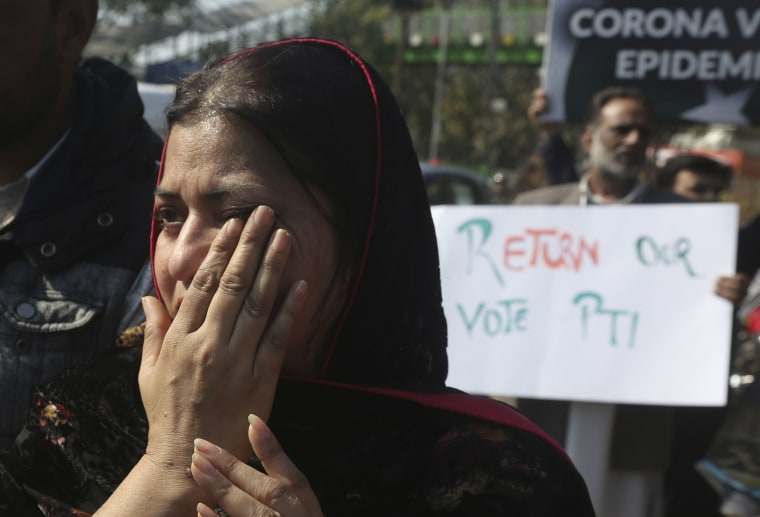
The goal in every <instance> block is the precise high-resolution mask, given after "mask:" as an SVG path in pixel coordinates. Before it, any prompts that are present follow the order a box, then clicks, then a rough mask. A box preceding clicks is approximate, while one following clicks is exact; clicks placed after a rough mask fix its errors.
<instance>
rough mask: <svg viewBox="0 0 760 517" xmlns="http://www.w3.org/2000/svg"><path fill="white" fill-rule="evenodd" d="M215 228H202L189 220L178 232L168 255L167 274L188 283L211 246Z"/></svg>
mask: <svg viewBox="0 0 760 517" xmlns="http://www.w3.org/2000/svg"><path fill="white" fill-rule="evenodd" d="M215 233H216V229H215V228H202V227H200V225H198V224H196V223H195V222H192V221H190V220H188V221H186V222H185V224H184V225H183V227H182V229H181V230H180V232H179V235H178V237H177V240H176V241H175V243H174V248H173V249H172V253H171V255H170V256H169V264H168V269H169V274H170V275H171V276H172V278H174V280H176V281H177V282H183V283H187V284H189V283H190V282H191V281H192V280H193V277H194V276H195V273H196V272H197V271H198V268H199V267H200V266H201V263H202V262H203V259H205V258H206V255H207V254H208V250H209V248H210V247H211V241H212V240H213V239H214V234H215Z"/></svg>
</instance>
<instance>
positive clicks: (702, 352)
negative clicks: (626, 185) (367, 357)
mask: <svg viewBox="0 0 760 517" xmlns="http://www.w3.org/2000/svg"><path fill="white" fill-rule="evenodd" d="M432 211H433V218H434V221H435V225H436V233H437V236H438V246H439V253H440V259H441V278H442V288H443V301H444V310H445V313H446V318H447V321H448V331H449V378H448V383H449V384H450V385H452V386H455V387H458V388H461V389H464V390H467V391H471V392H475V393H482V394H488V395H503V396H519V397H535V398H548V399H562V400H576V401H595V402H609V403H635V404H663V405H721V404H724V403H725V401H726V393H727V388H728V369H729V367H728V364H729V348H730V341H731V324H732V311H733V309H732V306H731V304H730V302H728V301H727V300H724V299H722V298H719V297H718V296H717V295H715V294H713V287H714V283H715V281H716V279H717V277H718V276H720V275H728V274H733V272H734V263H735V256H736V237H737V230H736V229H737V217H738V207H737V206H736V205H735V204H730V203H710V204H696V203H695V204H688V205H629V206H622V207H621V206H617V207H605V206H590V207H581V206H567V207H565V206H519V207H518V206H493V205H490V206H489V205H479V206H434V207H432Z"/></svg>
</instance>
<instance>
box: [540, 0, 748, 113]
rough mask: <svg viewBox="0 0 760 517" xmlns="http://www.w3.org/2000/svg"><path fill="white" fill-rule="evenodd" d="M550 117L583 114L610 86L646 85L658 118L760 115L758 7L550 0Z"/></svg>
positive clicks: (739, 1) (688, 0)
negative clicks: (598, 95) (599, 94)
mask: <svg viewBox="0 0 760 517" xmlns="http://www.w3.org/2000/svg"><path fill="white" fill-rule="evenodd" d="M548 25H549V29H548V32H549V34H550V37H549V45H548V47H547V50H546V52H545V54H544V68H545V69H546V77H545V79H546V81H545V85H544V87H545V89H546V90H547V92H548V94H549V96H550V99H552V105H551V112H550V113H549V114H547V119H548V120H571V121H578V120H585V117H586V114H587V110H588V105H589V101H590V100H591V97H592V95H593V94H594V93H595V92H596V91H598V90H600V89H602V88H604V87H607V86H610V85H614V84H634V85H637V86H639V87H641V88H642V89H643V90H644V91H646V92H648V93H649V95H650V97H651V98H652V103H653V107H654V111H655V113H656V114H657V117H658V119H660V120H670V121H694V122H721V123H728V124H740V125H741V124H752V123H758V122H760V115H758V113H760V111H759V110H758V108H759V107H760V90H758V87H757V84H758V80H760V7H758V6H757V5H754V4H753V3H752V2H747V1H746V0H721V1H717V0H669V1H668V2H662V1H660V0H553V1H552V3H551V5H550V13H549V17H548Z"/></svg>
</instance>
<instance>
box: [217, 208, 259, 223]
mask: <svg viewBox="0 0 760 517" xmlns="http://www.w3.org/2000/svg"><path fill="white" fill-rule="evenodd" d="M252 213H253V208H246V209H244V210H230V211H228V212H225V213H224V214H222V216H221V218H220V219H221V221H220V223H221V224H224V223H225V222H226V221H228V220H230V219H240V220H241V221H243V222H246V221H247V220H248V218H249V217H250V216H251V214H252Z"/></svg>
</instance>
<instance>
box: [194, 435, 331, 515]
mask: <svg viewBox="0 0 760 517" xmlns="http://www.w3.org/2000/svg"><path fill="white" fill-rule="evenodd" d="M262 423H263V422H262ZM267 432H268V430H267ZM269 434H270V436H271V433H269ZM250 436H251V434H250V433H249V437H250ZM273 439H274V438H273V437H272V440H273ZM274 443H276V440H274ZM277 447H278V448H279V445H277ZM280 451H281V449H280ZM281 454H282V456H279V457H278V459H277V461H278V462H282V461H287V462H288V463H290V460H289V459H288V458H287V456H285V454H284V452H282V453H281ZM290 465H291V467H290V468H289V469H287V470H288V471H289V472H290V473H291V474H292V475H293V476H294V478H292V479H291V478H283V477H280V476H274V475H272V474H271V473H269V475H268V474H264V473H261V472H258V471H257V470H255V469H253V468H251V467H249V466H248V465H246V464H245V463H243V462H241V461H240V460H238V459H237V458H235V457H234V456H232V455H231V454H229V453H228V452H226V451H225V450H223V449H221V448H219V447H217V446H216V445H214V444H212V443H210V442H207V441H206V440H202V439H197V440H195V451H194V453H193V458H192V465H191V467H190V471H191V474H192V476H193V479H195V481H196V482H197V483H198V485H199V486H200V487H201V488H203V489H204V490H206V491H207V492H208V493H209V494H211V496H212V497H213V498H214V500H215V502H216V504H217V505H219V506H220V507H221V508H222V509H223V510H224V511H225V512H226V513H227V514H229V515H233V516H244V515H266V514H267V513H266V512H265V511H264V509H265V508H268V509H270V510H273V511H274V512H277V513H278V514H280V515H288V516H314V515H321V511H320V510H319V503H318V502H317V499H316V496H315V495H314V493H313V492H312V491H311V488H310V487H309V484H308V482H307V481H306V479H305V478H304V476H303V474H301V473H300V471H298V469H296V468H295V466H293V465H292V463H290ZM199 513H201V515H203V513H202V512H201V508H199Z"/></svg>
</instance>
